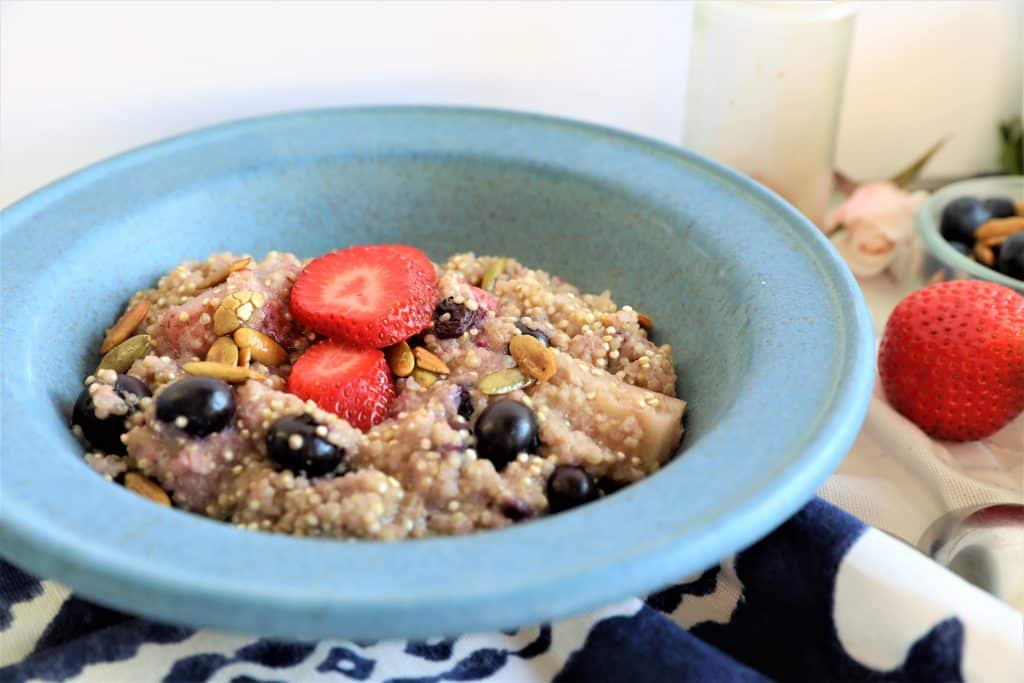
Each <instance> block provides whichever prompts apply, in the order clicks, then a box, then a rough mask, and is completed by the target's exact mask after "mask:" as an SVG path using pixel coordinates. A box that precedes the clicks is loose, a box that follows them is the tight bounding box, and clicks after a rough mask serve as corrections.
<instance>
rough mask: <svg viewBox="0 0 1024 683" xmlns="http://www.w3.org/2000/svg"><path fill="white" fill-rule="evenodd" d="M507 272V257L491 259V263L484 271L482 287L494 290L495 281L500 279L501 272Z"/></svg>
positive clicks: (481, 281)
mask: <svg viewBox="0 0 1024 683" xmlns="http://www.w3.org/2000/svg"><path fill="white" fill-rule="evenodd" d="M504 272H505V259H503V258H499V259H494V260H493V261H491V265H489V266H487V270H485V271H484V277H483V279H482V280H480V289H482V290H484V291H487V292H493V291H494V283H495V282H497V281H498V278H499V277H501V274H502V273H504Z"/></svg>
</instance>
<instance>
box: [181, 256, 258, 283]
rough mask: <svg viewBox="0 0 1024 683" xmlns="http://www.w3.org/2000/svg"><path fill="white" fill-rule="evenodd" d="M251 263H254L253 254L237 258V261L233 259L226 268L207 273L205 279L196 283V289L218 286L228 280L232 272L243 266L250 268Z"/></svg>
mask: <svg viewBox="0 0 1024 683" xmlns="http://www.w3.org/2000/svg"><path fill="white" fill-rule="evenodd" d="M251 263H252V256H245V257H243V258H240V259H237V260H235V261H232V262H231V263H229V264H228V265H227V266H225V267H224V268H221V269H220V270H215V271H213V272H212V273H210V274H209V275H207V276H206V277H205V278H204V279H202V280H200V281H199V282H198V283H197V284H196V286H195V288H196V290H200V289H207V288H209V287H216V286H217V285H219V284H220V283H222V282H224V281H225V280H227V279H228V276H229V275H231V273H237V272H238V271H240V270H242V269H243V268H248V267H249V264H251Z"/></svg>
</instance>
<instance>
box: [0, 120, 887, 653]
mask: <svg viewBox="0 0 1024 683" xmlns="http://www.w3.org/2000/svg"><path fill="white" fill-rule="evenodd" d="M0 216H2V221H3V232H2V235H3V339H4V350H3V360H4V362H3V416H2V425H3V434H2V446H3V476H2V478H0V500H2V504H0V553H2V554H3V556H5V557H6V558H8V559H9V560H10V561H12V562H14V563H15V564H18V565H20V566H22V567H23V568H25V569H27V570H29V571H31V572H34V573H36V574H39V575H43V576H46V577H51V578H54V579H57V580H60V581H62V582H64V583H66V584H68V585H69V586H71V587H72V588H73V589H74V590H76V591H78V592H79V593H80V594H81V595H83V596H86V597H88V598H91V599H93V600H95V601H97V602H100V603H103V604H106V605H110V606H113V607H116V608H121V609H124V610H127V611H130V612H135V613H139V614H143V615H147V616H150V617H154V618H157V619H162V620H166V621H171V622H178V623H183V624H188V625H203V626H213V627H220V628H224V629H231V630H236V631H246V632H259V633H263V634H275V635H280V636H291V637H310V638H312V637H321V636H339V637H362V638H375V637H386V636H405V637H420V636H428V635H437V634H442V633H457V632H467V631H474V630H481V629H497V628H505V627H510V626H513V625H520V624H527V623H534V622H539V621H542V620H547V619H552V618H555V617H561V616H564V615H568V614H571V613H574V612H579V611H582V610H585V609H588V608H592V607H596V606H598V605H600V604H602V603H608V602H610V601H613V600H617V599H620V598H624V597H626V596H629V595H635V594H641V593H644V592H645V591H651V590H654V589H657V588H659V587H661V586H664V585H666V584H668V583H671V582H673V581H675V580H677V579H680V578H682V577H684V576H686V575H688V574H690V573H692V572H695V571H699V570H702V569H704V568H706V567H708V566H710V565H712V564H714V563H716V562H718V561H719V560H720V559H721V558H723V557H725V556H726V555H728V554H729V553H732V552H735V551H737V550H740V549H741V548H743V547H744V546H747V545H749V544H750V543H752V542H754V541H756V540H757V539H758V538H760V537H761V536H763V535H764V534H765V533H767V532H768V531H770V530H771V529H772V528H774V527H775V526H777V525H778V524H779V523H780V522H782V521H783V520H784V519H785V518H786V517H788V516H789V515H791V514H792V513H793V512H794V511H796V510H797V509H798V508H799V507H800V506H801V505H802V504H804V503H805V502H806V501H807V500H808V499H809V498H810V497H811V496H812V495H813V494H814V491H815V490H816V488H817V487H818V486H819V485H820V484H821V482H822V481H823V480H824V479H825V477H826V476H827V475H828V474H829V472H830V471H831V470H832V469H833V467H834V466H835V465H836V464H837V463H838V462H839V460H840V458H841V457H842V456H843V454H844V453H845V452H846V450H847V448H848V447H849V446H850V443H851V442H852V441H853V438H854V436H855V435H856V433H857V430H858V428H859V427H860V425H861V422H862V420H863V417H864V413H865V410H866V408H867V403H868V398H869V392H870V389H871V383H872V380H873V341H872V334H871V324H870V321H869V318H868V314H867V311H866V309H865V305H864V302H863V300H862V298H861V295H860V293H859V291H858V289H857V286H856V284H855V283H854V280H853V279H852V278H851V276H850V274H849V272H848V271H847V269H846V268H845V267H844V266H843V264H842V263H841V261H840V260H839V259H838V258H837V256H836V254H835V252H834V251H833V250H832V248H831V247H830V246H829V245H828V244H827V243H826V241H825V240H824V239H823V238H822V237H821V235H820V234H819V233H818V231H817V230H815V229H814V227H813V226H811V224H810V223H808V222H807V221H806V220H804V219H803V218H802V217H801V216H800V215H799V214H797V213H796V212H795V211H794V210H793V209H791V208H790V207H789V206H788V205H786V204H785V203H783V202H782V201H781V200H780V199H779V198H778V197H777V196H775V195H774V194H771V193H770V192H769V191H767V190H764V189H762V188H761V187H759V186H758V185H756V184H754V183H752V182H750V181H748V180H746V179H745V178H743V177H741V176H739V175H737V174H736V173H733V172H731V171H729V170H727V169H725V168H723V167H722V166H719V165H717V164H715V163H712V162H710V161H708V160H706V159H703V158H701V157H699V156H696V155H694V154H691V153H688V152H686V151H683V150H680V149H677V148H674V147H670V146H667V145H663V144H659V143H656V142H653V141H650V140H646V139H643V138H639V137H635V136H631V135H627V134H624V133H620V132H616V131H612V130H608V129H605V128H599V127H595V126H589V125H584V124H580V123H574V122H570V121H563V120H558V119H551V118H544V117H538V116H529V115H522V114H513V113H505V112H496V111H481V110H457V109H432V108H379V109H354V110H337V111H315V112H306V113H296V114H287V115H283V116H276V117H270V118H262V119H255V120H249V121H242V122H239V123H234V124H230V125H225V126H219V127H216V128H212V129H209V130H203V131H200V132H197V133H192V134H189V135H185V136H182V137H178V138H175V139H173V140H169V141H166V142H162V143H158V144H155V145H152V146H149V147H145V148H143V149H140V150H137V151H134V152H131V153H129V154H125V155H123V156H120V157H117V158H114V159H111V160H108V161H105V162H103V163H100V164H98V165H96V166H93V167H91V168H89V169H86V170H84V171H82V172H80V173H77V174H75V175H73V176H71V177H69V178H67V179H65V180H62V181H60V182H57V183H55V184H53V185H51V186H49V187H47V188H45V189H43V190H40V191H39V192H37V193H35V194H33V195H32V196H30V197H28V198H27V199H25V200H23V201H21V202H19V203H18V204H16V205H14V206H12V207H11V208H9V209H8V210H6V211H4V212H3V213H2V214H0ZM382 241H388V242H394V241H401V242H409V243H411V244H415V245H417V246H419V247H421V248H423V249H425V250H426V251H427V252H428V253H429V254H430V255H431V256H432V257H433V258H435V259H442V258H444V257H445V256H446V255H448V254H449V253H452V252H455V251H464V250H475V251H476V252H478V253H481V252H482V253H488V254H507V255H511V256H514V257H516V258H518V259H521V260H522V261H523V262H525V263H527V264H529V265H531V266H535V267H538V268H543V269H546V270H548V271H551V272H553V273H557V274H560V275H563V276H565V277H567V278H568V279H570V280H571V281H573V282H576V283H578V284H579V285H581V286H582V287H583V288H584V289H587V290H591V291H600V290H603V289H605V288H608V289H611V290H612V292H613V293H614V295H615V298H616V299H617V300H618V301H619V302H621V303H630V304H633V305H634V306H636V307H637V308H639V309H641V310H643V311H646V312H648V313H649V314H650V315H651V316H652V317H653V319H654V320H655V325H656V338H657V339H658V340H659V341H661V342H670V343H672V344H673V346H674V348H675V357H676V359H677V361H678V363H679V365H680V370H681V373H680V377H681V380H680V382H679V391H680V394H681V395H682V396H684V397H685V398H686V399H687V400H688V401H689V402H690V409H689V415H688V423H687V426H688V432H687V436H686V438H685V440H684V444H683V449H682V455H681V456H680V457H678V458H677V459H675V460H674V461H673V462H672V463H671V464H670V465H669V466H668V467H666V468H665V469H664V470H663V471H662V472H660V473H658V474H657V475H656V476H653V477H651V478H649V479H647V480H645V481H643V482H641V483H639V484H637V485H635V486H632V487H630V488H628V489H625V490H624V491H622V492H620V493H617V494H615V495H613V496H610V497H608V498H606V499H603V500H601V501H599V502H597V503H594V504H592V505H587V506H584V507H582V508H579V509H577V510H574V511H571V512H567V513H564V514H560V515H557V516H553V517H550V518H545V519H542V520H539V521H536V522H532V523H528V524H523V525H520V526H516V527H514V528H512V529H508V530H503V531H497V532H489V533H481V534H477V535H473V536H467V537H461V538H439V539H430V540H422V541H410V542H403V543H391V544H388V543H370V542H337V541H329V540H310V539H300V538H290V537H287V536H280V535H272V534H264V533H251V532H246V531H240V530H238V529H236V528H234V527H232V526H229V525H227V524H222V523H219V522H214V521H210V520H207V519H204V518H202V517H198V516H195V515H190V514H186V513H184V512H181V511H178V510H172V509H166V508H163V507H160V506H157V505H153V504H152V503H150V502H148V501H146V500H144V499H142V498H140V497H138V496H136V495H135V494H133V493H131V492H129V491H127V490H125V489H122V488H120V487H117V486H113V485H111V484H109V483H108V482H106V481H104V480H103V479H102V478H100V477H99V476H97V475H96V474H94V473H93V472H92V471H91V470H90V469H89V468H88V467H87V466H86V465H85V464H83V462H82V449H81V448H80V447H79V445H78V444H77V443H76V442H75V441H74V439H73V438H72V436H71V433H70V432H69V431H68V429H67V423H68V414H69V412H70V406H71V404H72V401H73V399H74V397H75V395H76V394H77V393H78V391H79V389H80V386H81V379H82V377H83V376H84V375H86V374H88V372H89V371H90V370H91V368H92V367H93V365H94V363H95V362H96V355H95V354H96V349H97V348H98V346H99V341H100V338H101V335H102V333H103V330H104V327H105V325H107V324H109V322H110V321H111V320H113V319H114V318H115V317H116V315H117V314H118V312H119V311H120V310H121V307H122V305H123V303H124V301H125V299H126V298H127V297H128V296H129V295H130V294H131V293H132V292H134V291H135V290H137V289H139V288H142V287H146V286H150V285H151V283H153V282H154V280H155V279H156V278H157V277H158V276H159V275H160V274H162V273H163V272H165V271H167V270H168V269H170V268H171V267H173V266H174V265H175V264H177V263H178V261H179V260H181V259H185V258H195V257H204V256H206V255H207V254H208V253H210V252H213V251H220V250H228V249H231V250H235V251H243V252H251V253H253V254H257V255H260V254H263V253H265V252H266V251H268V250H271V249H284V250H292V251H295V252H298V253H299V254H302V255H314V254H320V253H322V252H326V251H328V250H330V249H334V248H336V247H339V246H342V245H346V244H352V243H365V242H382Z"/></svg>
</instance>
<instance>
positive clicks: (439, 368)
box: [412, 346, 452, 375]
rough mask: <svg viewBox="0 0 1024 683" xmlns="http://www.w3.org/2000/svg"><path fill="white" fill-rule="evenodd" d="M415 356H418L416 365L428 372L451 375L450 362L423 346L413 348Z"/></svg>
mask: <svg viewBox="0 0 1024 683" xmlns="http://www.w3.org/2000/svg"><path fill="white" fill-rule="evenodd" d="M412 353H413V356H415V357H416V367H418V368H422V369H423V370H426V371H427V372H433V373H434V374H437V375H450V374H451V372H452V371H451V369H450V368H449V367H448V364H447V363H445V362H444V361H443V360H441V359H440V358H438V357H437V356H436V355H435V354H433V353H431V352H430V351H428V350H427V349H425V348H423V347H422V346H417V347H416V348H415V349H413V350H412Z"/></svg>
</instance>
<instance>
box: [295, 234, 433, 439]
mask: <svg viewBox="0 0 1024 683" xmlns="http://www.w3.org/2000/svg"><path fill="white" fill-rule="evenodd" d="M435 280H436V273H435V271H434V265H433V264H432V263H431V262H430V259H428V258H427V256H426V254H424V253H423V252H422V251H420V250H419V249H416V248H415V247H410V246H406V245H374V246H358V247H349V248H347V249H340V250H338V251H334V252H331V253H329V254H326V255H324V256H321V257H319V258H317V259H314V260H313V261H311V262H310V263H309V265H307V266H306V267H305V268H304V269H303V271H302V273H300V274H299V277H298V279H297V280H296V281H295V285H294V286H293V287H292V293H291V313H292V317H293V318H294V319H295V321H296V322H298V323H299V324H301V325H304V326H305V327H308V328H309V329H311V330H313V331H314V332H316V333H318V334H321V335H323V336H325V337H327V340H325V341H321V342H319V343H317V344H314V345H313V346H311V347H310V348H309V349H308V350H307V351H306V352H305V353H304V354H302V356H300V357H299V359H298V360H297V361H296V362H295V365H294V366H293V367H292V372H291V375H290V376H289V377H288V390H289V391H290V392H292V393H293V394H296V395H297V396H299V397H300V398H303V399H311V400H313V402H315V403H316V404H317V405H318V406H320V407H321V408H323V409H324V410H329V411H331V412H333V413H335V414H337V415H339V416H341V417H342V418H344V419H345V420H347V421H348V422H349V423H350V424H352V425H354V426H355V427H358V428H359V429H362V430H364V431H365V430H367V429H369V428H370V427H372V426H373V425H375V424H377V423H379V422H380V421H381V420H383V419H384V418H385V417H386V416H387V412H388V406H390V404H391V400H392V398H394V394H395V387H394V383H393V380H392V378H391V372H390V370H389V369H388V365H387V361H386V360H385V358H384V353H383V351H381V349H383V348H385V347H388V346H391V345H393V344H396V343H397V342H399V341H402V340H404V339H408V338H409V337H411V336H413V335H415V334H417V333H418V332H421V331H422V330H424V329H426V328H427V327H428V326H429V325H430V323H431V320H432V318H433V312H434V305H435V304H436V298H437V297H436V287H435Z"/></svg>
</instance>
